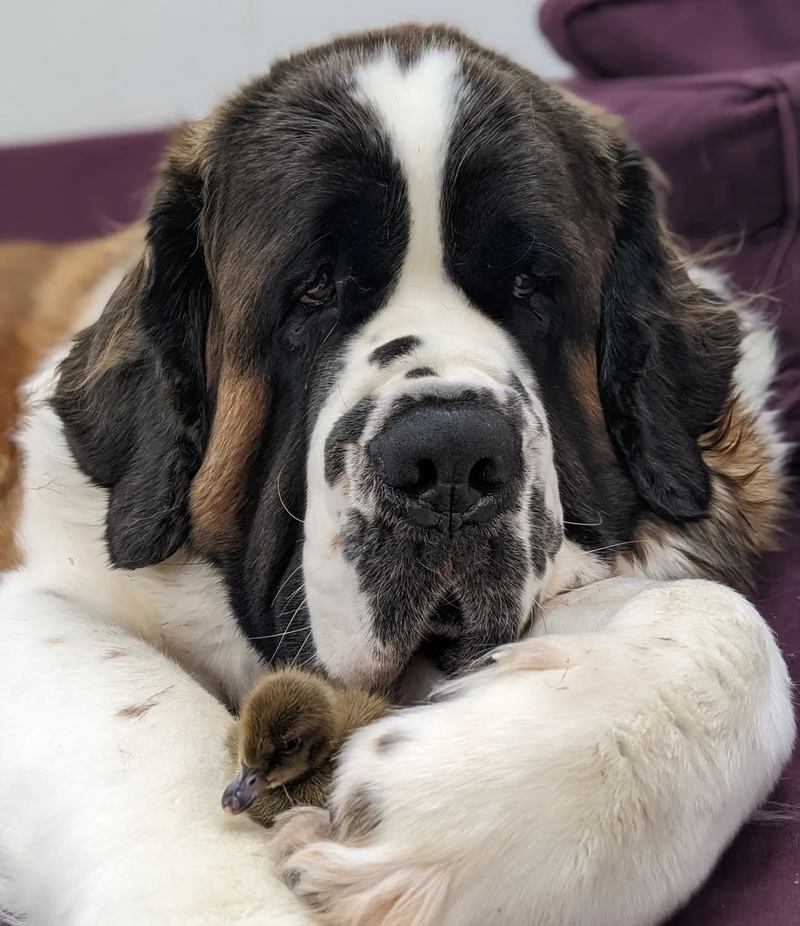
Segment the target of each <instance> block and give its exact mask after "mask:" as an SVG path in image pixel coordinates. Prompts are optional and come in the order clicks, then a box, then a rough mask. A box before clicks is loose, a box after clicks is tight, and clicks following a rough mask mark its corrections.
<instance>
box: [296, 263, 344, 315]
mask: <svg viewBox="0 0 800 926" xmlns="http://www.w3.org/2000/svg"><path fill="white" fill-rule="evenodd" d="M335 296H336V281H335V280H334V278H333V267H331V266H330V265H329V264H324V265H323V266H322V267H320V268H319V270H317V272H316V274H315V275H314V278H313V280H312V281H311V284H310V285H309V286H308V288H307V289H306V290H305V291H304V292H303V293H302V295H301V296H300V302H301V303H302V304H303V305H305V306H308V307H309V308H323V307H325V306H327V305H330V303H331V302H333V299H334V297H335Z"/></svg>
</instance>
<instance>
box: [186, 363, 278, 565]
mask: <svg viewBox="0 0 800 926" xmlns="http://www.w3.org/2000/svg"><path fill="white" fill-rule="evenodd" d="M268 402H269V388H268V384H267V381H266V379H265V378H264V377H261V376H257V375H250V376H241V375H239V374H237V373H236V372H235V371H233V370H232V369H231V367H230V366H229V365H228V366H224V367H223V370H222V377H221V380H220V385H219V391H218V394H217V410H216V413H215V415H214V425H213V428H212V431H211V439H210V441H209V445H208V450H207V452H206V455H205V459H204V460H203V464H202V466H201V467H200V471H199V472H198V474H197V476H195V479H194V482H193V483H192V489H191V495H190V503H189V504H190V510H191V512H192V518H193V522H192V524H193V528H192V529H193V534H192V539H193V541H194V543H195V545H196V546H197V547H198V549H200V550H202V551H203V552H214V553H224V552H225V551H226V550H228V549H229V548H230V547H231V545H232V544H233V543H234V542H235V540H236V517H237V514H238V511H239V506H240V505H241V502H242V500H243V495H244V491H245V487H246V485H247V478H246V476H247V468H248V466H249V465H250V462H251V461H252V458H253V455H254V453H255V452H256V449H257V447H258V439H259V436H260V435H261V433H262V431H263V429H264V426H265V423H266V418H267V405H268Z"/></svg>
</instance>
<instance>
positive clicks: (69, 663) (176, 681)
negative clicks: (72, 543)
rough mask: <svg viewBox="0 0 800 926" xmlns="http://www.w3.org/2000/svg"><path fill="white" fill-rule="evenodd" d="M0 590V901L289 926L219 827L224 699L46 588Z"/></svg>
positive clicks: (278, 900)
mask: <svg viewBox="0 0 800 926" xmlns="http://www.w3.org/2000/svg"><path fill="white" fill-rule="evenodd" d="M15 579H16V577H14V576H12V577H10V578H9V580H8V585H7V587H6V588H4V589H3V590H2V591H1V592H0V613H1V614H2V619H0V680H1V683H2V697H1V698H0V846H1V847H2V856H0V870H1V873H2V880H0V907H6V908H8V909H10V910H12V911H14V912H17V913H19V914H20V915H21V916H22V917H24V918H25V923H26V924H27V926H52V924H55V923H58V924H59V926H223V924H225V926H229V924H238V926H244V924H248V926H250V924H253V926H256V924H265V926H267V924H269V926H301V924H307V923H308V922H309V919H308V914H307V913H306V912H305V911H303V910H302V908H301V907H300V905H299V904H298V903H297V901H296V900H295V899H294V898H293V897H292V896H291V894H290V893H289V891H288V890H287V889H286V888H284V887H283V886H282V885H281V884H280V883H279V882H278V881H277V880H276V879H275V877H274V875H273V873H272V869H271V866H270V862H269V861H268V855H267V847H266V838H265V833H264V831H263V830H262V829H260V828H259V827H257V826H255V825H254V824H252V823H250V822H249V821H247V820H244V819H237V820H235V821H231V820H229V819H228V818H227V817H226V816H225V815H224V813H223V812H222V810H221V808H220V804H219V798H220V795H221V793H222V789H223V787H224V784H225V779H226V775H229V774H230V768H229V767H227V766H228V762H229V760H228V758H227V754H226V749H225V737H226V734H227V732H228V730H229V727H230V723H231V719H230V717H229V716H228V714H227V712H226V710H225V708H224V707H223V706H222V705H221V704H220V703H219V702H218V701H217V700H216V699H215V698H213V697H212V696H211V695H209V694H208V693H207V692H206V691H205V690H204V689H203V688H201V687H200V685H199V684H198V683H197V682H195V681H194V680H193V679H192V678H190V677H189V676H188V675H187V674H186V673H185V672H184V671H183V670H182V669H180V668H179V667H178V666H177V665H175V664H174V663H172V662H171V661H170V660H169V659H167V658H165V657H164V656H162V655H160V654H158V653H157V652H155V651H154V650H152V649H151V648H150V647H149V646H148V645H147V644H145V643H143V642H141V641H139V640H137V639H134V638H132V637H130V636H128V635H127V634H125V633H124V632H122V631H120V630H119V629H117V628H113V627H110V626H108V625H104V624H102V623H100V622H98V621H96V620H93V619H89V618H88V617H86V616H83V615H81V614H80V613H76V611H75V609H74V606H72V605H71V604H70V603H69V602H67V601H65V600H64V599H62V598H60V597H59V596H58V595H57V594H52V595H50V594H32V593H29V592H23V591H20V592H17V591H16V590H15V588H14V582H15Z"/></svg>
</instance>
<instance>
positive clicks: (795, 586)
mask: <svg viewBox="0 0 800 926" xmlns="http://www.w3.org/2000/svg"><path fill="white" fill-rule="evenodd" d="M540 23H541V26H542V29H543V30H544V32H545V34H546V35H547V36H548V38H549V39H550V41H551V42H552V44H553V45H554V46H555V48H556V50H557V51H558V52H559V53H560V54H561V55H562V56H563V57H564V58H565V59H567V60H568V61H569V62H570V63H571V64H572V65H573V66H574V68H575V70H576V73H577V75H578V76H577V78H576V79H575V80H573V81H571V82H570V83H571V89H572V90H573V91H574V92H576V93H578V94H579V95H582V96H584V97H586V98H587V99H590V100H592V101H593V102H595V103H598V104H600V105H601V106H603V107H605V108H606V109H609V110H611V111H613V112H616V113H618V114H619V115H622V116H624V117H625V119H626V121H627V124H628V130H629V132H630V134H631V135H632V136H633V137H634V139H635V140H636V141H637V142H638V143H639V145H640V146H641V147H642V148H643V149H644V150H645V151H646V152H647V153H648V154H649V155H650V156H651V157H652V158H653V159H654V160H655V161H656V162H657V163H658V164H659V165H660V167H661V168H662V169H663V170H664V171H665V173H666V174H667V176H668V178H669V180H670V183H671V187H672V193H671V195H670V198H669V201H668V209H669V214H670V223H671V225H672V228H673V229H674V230H675V231H676V232H678V233H679V234H680V235H681V236H683V238H684V239H685V240H686V241H687V242H688V243H689V244H690V245H691V246H692V247H694V248H699V247H702V246H704V245H706V244H708V243H709V241H712V240H715V239H717V240H718V239H719V237H720V236H725V237H726V238H727V244H728V245H729V249H730V250H731V251H732V253H731V254H729V256H728V257H727V258H725V259H724V260H723V263H724V264H726V265H727V269H728V270H729V271H730V273H731V275H732V277H733V279H734V280H735V281H736V282H737V283H738V284H739V286H741V287H742V288H743V289H745V290H747V291H749V292H756V293H767V294H769V295H770V296H771V299H770V301H769V302H767V303H766V304H765V311H767V312H768V313H769V314H770V316H771V317H772V318H774V320H775V322H776V324H777V327H778V332H779V336H780V343H781V363H780V372H779V378H778V389H777V395H776V402H777V404H778V407H779V408H780V410H781V412H782V414H783V419H784V422H785V427H786V430H787V433H788V434H789V436H790V438H791V439H792V440H793V441H795V442H800V224H799V223H800V3H798V2H797V0H546V2H545V4H544V6H543V7H542V9H541V12H540ZM791 470H792V476H793V479H794V484H793V485H792V500H791V510H790V512H789V513H788V515H787V519H786V525H785V527H786V532H785V536H784V540H783V551H782V552H780V553H777V554H775V555H773V556H770V557H768V558H766V559H765V561H764V563H763V566H762V571H761V577H760V578H761V581H760V587H759V591H758V594H757V598H756V603H757V605H758V607H759V608H760V610H761V612H762V613H763V614H764V616H765V617H766V618H767V620H769V622H770V624H771V625H772V627H773V629H774V630H775V632H776V634H777V635H778V639H779V641H780V643H781V646H782V647H783V650H784V653H785V654H786V656H787V659H788V661H789V666H790V670H791V672H792V676H793V679H794V681H795V683H796V684H800V514H798V510H797V509H798V494H800V493H798V486H797V480H798V476H800V455H798V454H795V456H794V460H793V463H792V466H791ZM774 797H775V800H776V801H780V802H783V803H785V804H788V805H789V809H790V810H793V811H794V819H793V820H789V821H787V822H783V823H776V824H772V825H769V826H767V825H764V824H752V825H750V826H748V827H746V828H745V830H744V832H742V834H741V835H740V836H739V838H738V839H737V840H736V841H735V842H734V844H733V846H732V847H731V848H730V850H729V852H728V853H727V855H726V856H725V858H724V859H723V860H722V863H721V864H720V865H719V867H718V869H717V871H716V873H715V874H714V876H713V877H712V878H711V880H710V882H709V883H708V884H707V885H706V886H705V888H703V890H702V891H701V892H700V893H699V894H698V895H697V896H696V897H695V898H694V900H693V901H692V902H691V903H690V904H689V906H688V907H687V908H686V909H685V910H684V911H683V912H682V913H680V914H679V915H678V916H677V917H675V919H674V921H673V923H672V924H671V926H800V754H796V755H795V758H794V761H793V762H792V764H791V765H790V767H789V769H788V770H787V772H786V775H785V777H784V780H783V781H782V782H781V784H780V786H779V788H778V790H777V793H776V794H775V795H774ZM587 926H590V924H588V923H587Z"/></svg>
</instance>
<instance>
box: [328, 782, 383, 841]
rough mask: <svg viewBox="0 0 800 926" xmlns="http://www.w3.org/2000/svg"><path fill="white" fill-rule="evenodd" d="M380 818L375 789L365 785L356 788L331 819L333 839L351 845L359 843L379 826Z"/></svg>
mask: <svg viewBox="0 0 800 926" xmlns="http://www.w3.org/2000/svg"><path fill="white" fill-rule="evenodd" d="M381 819H382V814H381V811H380V805H379V801H378V797H377V795H376V793H375V791H374V790H372V789H371V788H367V787H361V788H358V789H357V790H356V791H354V792H353V793H352V794H349V795H348V796H347V797H346V798H345V799H344V801H343V802H342V804H341V806H340V807H339V808H338V809H337V812H336V814H335V816H334V820H333V836H334V839H336V840H338V841H339V842H344V843H347V844H348V845H351V846H352V845H359V844H361V843H363V842H365V841H366V840H367V839H368V838H369V836H370V835H371V834H372V833H373V832H374V831H375V830H376V829H377V828H378V826H380V823H381Z"/></svg>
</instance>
